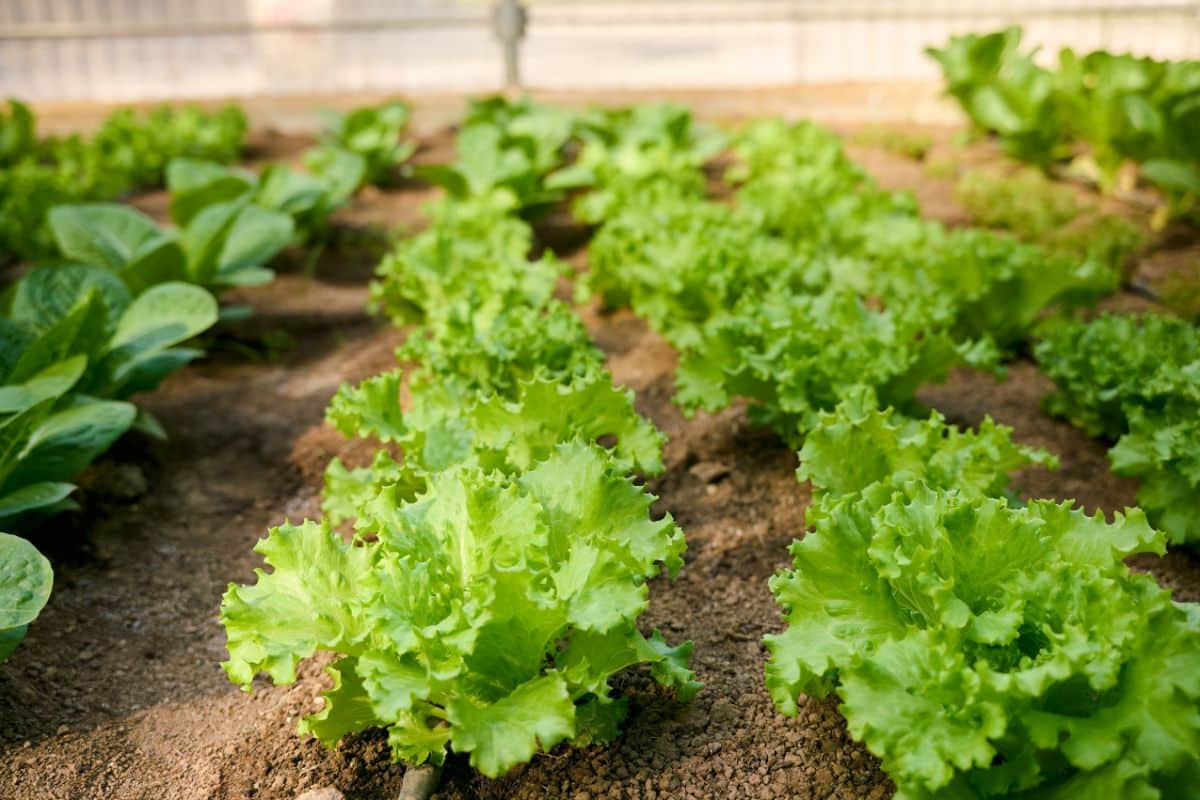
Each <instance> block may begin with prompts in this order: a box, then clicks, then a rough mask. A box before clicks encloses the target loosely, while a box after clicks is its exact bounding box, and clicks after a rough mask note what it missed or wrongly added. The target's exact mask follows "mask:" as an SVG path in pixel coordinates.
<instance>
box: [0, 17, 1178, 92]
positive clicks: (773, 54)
mask: <svg viewBox="0 0 1200 800" xmlns="http://www.w3.org/2000/svg"><path fill="white" fill-rule="evenodd" d="M486 15H487V3H486V2H484V0H457V2H456V1H455V0H425V1H424V2H421V1H420V0H194V1H189V0H0V96H5V95H13V96H19V97H23V98H26V99H29V100H33V101H35V102H47V101H72V100H101V101H114V100H115V101H123V100H148V99H159V98H203V97H240V96H252V95H289V94H336V93H379V92H389V91H398V92H422V91H474V92H478V91H488V90H491V89H494V88H496V87H497V84H498V82H499V78H500V75H501V66H500V51H499V48H498V46H497V45H496V43H495V42H494V41H493V39H492V36H491V33H490V29H489V28H488V26H487V18H486ZM1014 22H1016V23H1021V24H1023V25H1025V27H1026V31H1027V39H1028V41H1030V42H1036V43H1039V44H1042V45H1043V46H1044V47H1045V48H1047V51H1048V52H1052V51H1053V50H1056V49H1057V48H1058V47H1059V46H1062V45H1066V44H1069V45H1072V46H1074V47H1076V48H1079V49H1085V50H1086V49H1092V48H1098V47H1103V48H1106V49H1110V50H1118V51H1120V50H1132V51H1134V52H1137V53H1139V54H1146V55H1154V56H1157V57H1159V58H1185V57H1189V58H1200V2H1198V1H1197V0H1060V1H1059V2H1047V1H1046V0H1020V2H1018V1H1017V0H983V1H982V2H969V0H960V2H958V3H952V2H945V1H944V0H941V1H940V2H932V1H931V0H857V1H853V0H852V1H849V2H847V1H846V0H843V1H842V2H835V0H797V1H796V2H785V1H784V0H766V1H765V2H754V1H753V0H751V1H750V2H736V1H735V0H726V1H725V2H707V1H705V0H698V1H697V2H659V1H658V0H652V1H650V2H628V1H626V2H605V1H604V0H590V1H586V2H585V1H578V2H564V1H563V0H558V2H555V1H554V0H540V1H539V0H533V2H532V3H531V24H530V30H529V36H528V38H527V40H526V41H525V43H524V47H523V51H522V71H523V77H524V81H525V83H526V84H527V85H529V86H533V87H537V88H546V89H574V88H579V89H592V90H596V89H647V88H703V87H740V86H770V85H776V86H778V85H791V84H800V83H846V82H871V83H876V82H882V83H887V82H903V81H935V80H936V79H937V70H936V68H935V67H934V65H933V64H932V63H931V62H930V61H929V60H928V59H927V58H926V57H925V56H924V55H923V54H922V49H923V48H924V47H925V46H926V45H929V44H938V43H941V42H943V41H944V40H945V39H946V37H947V36H949V35H950V33H952V32H957V31H966V30H990V29H994V28H997V27H999V26H1001V25H1005V24H1009V23H1014Z"/></svg>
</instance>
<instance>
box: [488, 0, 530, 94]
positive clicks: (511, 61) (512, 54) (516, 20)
mask: <svg viewBox="0 0 1200 800" xmlns="http://www.w3.org/2000/svg"><path fill="white" fill-rule="evenodd" d="M528 22H529V14H528V12H527V11H526V10H525V6H524V5H522V4H521V0H498V2H497V3H496V5H495V6H493V7H492V29H493V30H494V31H495V34H496V38H497V39H499V40H500V45H501V46H502V47H503V48H504V88H505V90H507V91H509V92H515V91H516V90H517V89H519V88H520V86H521V71H520V64H519V63H518V56H519V51H520V44H521V39H523V38H525V27H526V25H527V24H528Z"/></svg>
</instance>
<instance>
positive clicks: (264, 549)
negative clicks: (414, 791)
mask: <svg viewBox="0 0 1200 800" xmlns="http://www.w3.org/2000/svg"><path fill="white" fill-rule="evenodd" d="M653 499H654V498H653V497H652V496H650V495H648V494H645V493H644V492H643V491H642V490H641V489H639V488H638V487H637V486H635V485H633V484H632V483H631V482H630V480H629V479H628V478H626V477H624V476H623V475H622V474H621V473H620V472H619V471H617V470H616V468H615V467H614V466H613V465H612V463H611V461H610V460H609V459H608V456H607V455H606V454H605V453H604V452H603V451H602V450H599V449H597V448H595V447H593V446H588V445H585V444H582V443H573V444H566V445H562V446H560V447H558V448H557V449H556V450H555V451H554V452H553V453H552V454H551V455H550V456H549V457H548V458H547V459H545V460H544V461H541V462H540V463H538V464H536V465H534V466H533V467H532V468H530V469H528V470H525V471H523V472H521V473H519V474H517V475H512V476H509V475H505V474H502V473H498V472H489V471H485V470H483V469H481V468H480V467H478V466H459V467H455V468H452V469H448V470H445V471H442V472H438V473H436V474H434V475H432V476H431V477H430V481H429V488H428V490H427V491H425V492H424V493H423V494H421V495H420V496H419V497H417V498H416V499H414V500H411V501H400V500H398V499H396V498H395V497H394V496H393V495H392V494H391V493H390V492H389V491H388V490H384V491H383V492H381V493H380V494H379V496H378V497H377V498H376V499H375V501H374V503H373V504H372V510H373V513H372V515H371V516H370V518H369V520H368V521H367V522H366V523H365V525H366V526H365V527H363V528H362V529H360V535H359V536H358V537H356V539H355V540H354V541H353V542H351V543H346V542H344V541H343V540H342V538H341V537H340V536H338V535H337V534H336V533H333V532H331V531H330V530H329V528H328V527H327V526H324V525H320V524H317V523H312V522H306V523H304V524H302V525H299V526H292V525H285V526H282V527H279V528H276V529H274V530H273V531H272V532H271V533H270V535H269V536H268V537H267V538H266V539H264V540H263V541H261V542H260V543H259V546H258V550H259V552H261V553H262V554H263V555H264V556H265V557H266V559H267V562H268V564H270V565H271V567H272V568H273V569H272V571H271V572H270V573H266V572H263V571H261V570H260V571H259V572H258V580H257V583H255V584H254V585H252V586H243V587H238V586H232V585H231V586H230V588H229V591H228V592H227V593H226V595H225V598H224V600H223V602H222V605H221V619H222V622H223V624H224V625H225V629H226V632H227V634H228V637H229V642H228V646H229V653H230V658H229V660H228V661H227V662H225V665H224V666H225V669H226V672H227V673H228V674H229V676H230V678H231V679H232V680H234V681H235V682H237V683H240V684H242V685H243V686H248V685H249V684H250V681H251V680H252V679H253V677H254V675H255V674H256V673H257V672H259V671H265V672H266V673H267V674H268V675H269V676H270V677H271V678H272V679H273V680H274V681H275V682H277V683H289V682H291V681H293V680H295V677H296V665H297V663H299V662H300V661H301V660H303V659H306V658H309V657H311V656H312V655H314V654H315V653H316V652H318V651H332V652H335V653H337V654H338V656H339V657H338V659H337V660H336V661H335V662H334V663H333V664H332V665H331V666H330V667H329V672H330V674H331V675H332V676H333V678H334V687H333V688H332V689H331V690H330V691H328V692H326V693H325V705H324V708H322V709H321V711H319V712H318V713H316V714H314V715H311V716H309V717H306V718H305V719H304V720H303V721H302V722H301V730H302V731H303V732H306V733H310V734H312V735H315V736H317V737H318V738H320V739H321V740H322V741H323V742H325V743H327V744H330V745H332V744H334V743H336V742H337V741H338V740H339V739H341V738H342V737H343V736H345V735H346V734H348V733H351V732H354V731H359V730H363V729H365V728H368V727H373V726H386V727H387V728H388V741H389V743H390V745H391V747H392V750H393V753H394V754H395V756H396V757H397V758H399V759H403V760H405V761H408V762H410V763H414V764H417V763H422V762H425V761H427V760H432V761H434V762H435V763H441V761H442V760H443V759H444V758H445V755H446V752H447V750H448V749H449V750H453V751H455V752H461V753H469V754H470V760H471V764H472V766H474V767H476V768H477V769H479V771H480V772H482V773H483V774H485V775H489V776H495V775H500V774H503V773H504V772H507V771H508V770H510V769H512V768H513V767H514V766H516V765H517V764H520V763H523V762H524V761H527V760H528V759H529V758H531V757H532V756H533V755H534V754H535V753H536V752H538V751H539V750H542V751H548V750H550V749H551V748H552V747H554V746H555V745H557V744H559V743H560V742H564V741H567V742H571V743H573V744H576V745H585V744H590V743H594V742H604V741H608V740H610V739H612V738H613V737H614V736H615V735H616V733H617V726H618V724H619V723H620V721H621V719H622V718H623V717H624V715H625V713H626V703H625V701H623V700H622V699H620V698H618V697H615V696H614V695H613V693H612V688H611V686H610V684H609V680H610V678H611V676H612V675H613V674H615V673H616V672H618V671H620V670H622V669H624V668H625V667H628V666H631V665H633V664H639V663H643V664H649V665H650V669H651V674H652V675H653V676H654V677H655V678H656V679H657V680H658V681H659V682H660V683H662V684H663V685H665V686H669V687H673V688H675V689H676V691H677V693H678V694H679V695H680V696H681V697H683V698H686V697H688V696H690V695H691V694H692V693H694V692H695V690H696V689H697V688H698V685H697V684H696V683H695V681H694V680H693V676H692V673H691V671H690V670H688V668H687V666H686V662H687V656H688V654H689V652H690V650H691V645H690V644H684V645H680V646H678V647H675V648H672V647H669V646H668V645H667V644H666V643H665V642H664V641H663V639H662V637H661V636H659V635H658V634H657V633H655V634H654V635H652V636H651V637H650V638H649V639H646V638H645V637H643V635H642V634H641V633H640V632H639V631H638V629H637V626H636V621H637V618H638V617H639V616H640V614H641V613H642V612H643V611H644V610H645V608H646V605H647V589H646V580H648V579H649V578H651V577H653V576H655V575H657V574H659V573H660V572H665V573H667V574H669V575H674V574H675V572H676V571H677V570H678V569H679V567H680V565H681V563H682V560H681V556H682V553H683V550H684V541H683V535H682V533H680V531H679V530H678V529H677V528H676V527H675V525H674V523H673V522H672V521H671V519H670V518H669V517H667V518H664V519H661V520H658V521H651V520H650V518H649V508H650V503H651V502H652V501H653ZM367 534H369V538H368V536H367Z"/></svg>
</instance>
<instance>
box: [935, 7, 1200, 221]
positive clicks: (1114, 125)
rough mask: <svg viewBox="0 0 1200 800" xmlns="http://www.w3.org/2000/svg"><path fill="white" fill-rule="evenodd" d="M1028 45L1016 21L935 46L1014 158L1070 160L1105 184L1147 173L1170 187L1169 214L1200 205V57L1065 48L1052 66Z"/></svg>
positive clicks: (980, 120)
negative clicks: (1081, 147) (1141, 55)
mask: <svg viewBox="0 0 1200 800" xmlns="http://www.w3.org/2000/svg"><path fill="white" fill-rule="evenodd" d="M1020 46H1021V29H1020V28H1017V27H1012V28H1007V29H1005V30H1003V31H998V32H996V33H991V34H986V35H979V34H966V35H962V36H954V37H951V39H950V40H949V42H947V43H946V45H945V47H943V48H940V49H938V48H931V49H930V50H929V51H928V52H929V54H930V55H931V56H932V57H933V58H934V59H935V60H937V62H938V64H939V65H940V66H941V68H942V73H943V75H944V76H945V78H946V83H947V91H948V92H949V94H950V95H951V96H952V97H954V99H955V100H957V101H958V102H959V103H960V104H961V105H962V108H963V110H964V111H965V112H966V114H967V116H968V117H969V118H970V120H971V123H972V124H973V125H974V126H976V127H977V128H979V129H981V130H984V131H989V132H992V133H995V134H996V135H997V136H998V137H999V139H1000V142H1001V143H1002V144H1003V145H1004V148H1005V150H1006V151H1007V152H1008V153H1010V154H1011V155H1013V156H1014V157H1016V158H1019V159H1021V160H1023V161H1028V162H1030V163H1033V164H1037V165H1038V166H1041V167H1043V168H1049V167H1051V166H1053V165H1056V164H1059V163H1063V162H1067V161H1070V162H1071V167H1072V169H1073V170H1074V171H1076V172H1077V173H1080V174H1082V175H1084V176H1086V177H1088V178H1091V179H1092V180H1095V181H1096V182H1097V183H1098V184H1099V185H1100V186H1101V187H1102V188H1104V189H1106V190H1111V189H1114V188H1120V186H1121V184H1123V183H1124V184H1128V183H1129V182H1130V181H1129V180H1128V177H1127V176H1129V175H1131V174H1132V175H1136V174H1138V173H1140V175H1141V176H1142V177H1144V178H1145V179H1146V180H1148V181H1150V182H1151V183H1153V184H1155V185H1156V186H1157V187H1158V188H1160V189H1161V190H1162V191H1163V192H1164V193H1165V194H1166V197H1167V204H1166V205H1165V206H1163V209H1164V211H1165V212H1166V216H1179V215H1190V216H1193V217H1194V216H1195V215H1196V214H1197V212H1200V206H1197V202H1198V201H1200V61H1195V60H1191V61H1156V60H1154V59H1152V58H1136V57H1134V56H1131V55H1117V54H1113V53H1108V52H1104V51H1095V52H1091V53H1087V54H1086V55H1082V56H1080V55H1078V54H1076V53H1075V52H1074V51H1073V50H1071V49H1070V48H1063V49H1062V50H1060V51H1059V52H1058V58H1057V62H1056V64H1055V65H1054V67H1053V68H1046V67H1043V66H1041V65H1039V64H1038V63H1036V62H1035V60H1034V51H1029V52H1021V50H1020ZM1081 143H1082V144H1084V145H1086V152H1084V153H1082V154H1081V153H1080V152H1079V147H1078V145H1079V144H1081ZM1126 165H1135V166H1136V171H1135V172H1134V173H1130V172H1129V171H1128V170H1125V169H1124V167H1125V166H1126ZM1160 221H1163V220H1160Z"/></svg>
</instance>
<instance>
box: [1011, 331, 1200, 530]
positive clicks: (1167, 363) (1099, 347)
mask: <svg viewBox="0 0 1200 800" xmlns="http://www.w3.org/2000/svg"><path fill="white" fill-rule="evenodd" d="M1045 334H1046V335H1045V338H1044V339H1043V340H1042V341H1041V342H1039V343H1038V346H1037V348H1036V351H1035V352H1036V355H1037V359H1038V363H1039V365H1040V366H1041V368H1042V370H1043V371H1044V372H1045V373H1046V374H1047V375H1049V376H1050V378H1051V379H1052V380H1053V381H1054V382H1055V383H1056V384H1057V385H1058V392H1056V393H1055V394H1052V395H1050V396H1049V397H1047V398H1046V407H1047V409H1048V410H1049V411H1050V413H1052V414H1054V415H1056V416H1060V417H1065V418H1067V419H1069V420H1070V421H1071V422H1072V423H1074V424H1075V425H1078V426H1079V427H1081V428H1083V429H1084V430H1086V431H1087V432H1088V433H1090V434H1091V435H1093V436H1104V437H1105V438H1107V439H1110V440H1116V444H1115V445H1114V446H1113V448H1112V449H1111V450H1110V451H1109V459H1110V460H1111V461H1112V465H1113V470H1114V471H1116V472H1117V473H1119V474H1122V475H1131V476H1135V477H1139V478H1141V479H1142V487H1141V490H1140V491H1139V493H1138V503H1139V505H1141V506H1142V507H1143V508H1145V509H1146V510H1147V511H1148V512H1149V514H1150V518H1151V520H1153V521H1154V522H1155V524H1156V525H1158V526H1159V527H1161V528H1162V529H1163V530H1164V531H1166V533H1167V535H1168V537H1169V538H1170V541H1172V542H1173V543H1176V544H1190V545H1194V544H1195V543H1196V542H1197V541H1200V334H1198V333H1197V331H1196V328H1195V327H1194V326H1193V325H1190V324H1188V323H1187V322H1184V321H1183V320H1179V319H1173V318H1169V317H1162V316H1158V315H1152V314H1145V315H1138V316H1131V317H1125V316H1118V315H1113V314H1106V315H1104V316H1101V317H1100V318H1098V319H1097V320H1095V321H1094V322H1092V323H1090V324H1085V323H1082V322H1064V323H1061V324H1058V325H1053V326H1048V327H1047V329H1046V331H1045Z"/></svg>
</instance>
